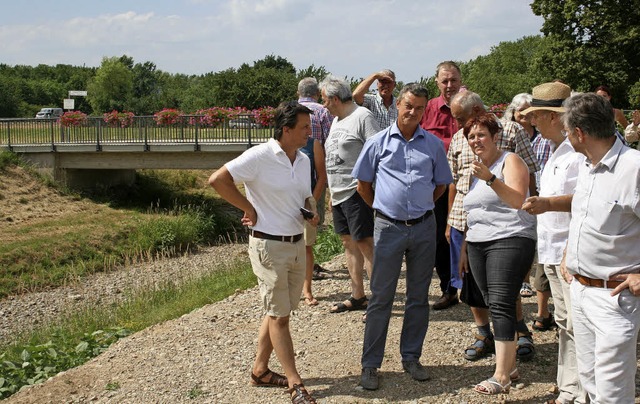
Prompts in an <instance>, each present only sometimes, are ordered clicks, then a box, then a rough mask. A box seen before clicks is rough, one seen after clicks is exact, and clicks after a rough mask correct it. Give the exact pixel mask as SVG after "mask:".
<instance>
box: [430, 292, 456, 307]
mask: <svg viewBox="0 0 640 404" xmlns="http://www.w3.org/2000/svg"><path fill="white" fill-rule="evenodd" d="M458 303H460V300H458V294H457V293H456V294H450V293H446V292H445V293H443V294H442V296H440V299H438V300H436V302H435V303H434V304H433V309H434V310H444V309H448V308H449V307H451V306H453V305H456V304H458Z"/></svg>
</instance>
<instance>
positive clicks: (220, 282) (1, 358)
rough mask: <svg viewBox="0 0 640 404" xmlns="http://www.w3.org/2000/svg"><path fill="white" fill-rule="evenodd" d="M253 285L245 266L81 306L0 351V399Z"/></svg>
mask: <svg viewBox="0 0 640 404" xmlns="http://www.w3.org/2000/svg"><path fill="white" fill-rule="evenodd" d="M253 285H255V277H254V276H253V273H252V271H251V268H250V266H249V265H248V263H246V262H236V263H235V264H233V265H230V266H227V267H223V268H213V269H212V270H211V271H210V272H208V273H207V274H205V275H204V276H202V277H198V278H193V279H187V280H184V281H182V282H180V283H173V282H167V283H165V284H164V285H160V287H158V286H157V285H156V286H154V287H149V288H142V289H140V290H138V291H136V292H135V293H133V294H131V295H130V296H128V297H127V299H125V300H124V302H123V303H120V304H118V305H115V306H85V307H81V308H79V309H75V310H74V311H73V312H67V313H65V314H63V315H62V316H61V317H60V318H59V319H58V320H56V321H54V322H53V323H51V324H49V325H47V326H45V327H43V328H41V329H38V330H35V331H33V332H31V333H29V334H25V335H21V336H18V337H17V338H16V341H14V342H13V343H12V344H11V345H9V346H5V347H0V352H1V353H0V398H4V397H8V396H9V395H11V394H13V393H15V392H16V391H18V390H19V389H20V388H21V387H22V386H26V385H32V384H37V383H41V382H43V381H45V380H47V379H48V378H49V377H51V376H54V375H55V374H57V373H59V372H61V371H64V370H67V369H69V368H72V367H75V366H79V365H81V364H83V363H85V362H86V361H87V360H89V359H91V358H92V357H94V356H97V355H99V354H100V353H102V352H103V351H104V350H106V349H107V348H108V347H109V346H110V345H111V344H112V343H113V342H115V341H117V340H118V339H119V338H121V337H125V336H127V335H129V334H131V333H133V332H136V331H139V330H142V329H144V328H146V327H149V326H151V325H153V324H157V323H160V322H163V321H166V320H170V319H174V318H177V317H180V316H182V315H183V314H186V313H189V312H190V311H192V310H194V309H197V308H199V307H202V306H204V305H206V304H210V303H214V302H217V301H220V300H222V299H224V298H225V297H227V296H229V295H231V294H233V293H234V291H235V290H238V289H247V288H249V287H252V286H253Z"/></svg>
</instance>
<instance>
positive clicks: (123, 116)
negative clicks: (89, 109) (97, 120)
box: [103, 109, 134, 128]
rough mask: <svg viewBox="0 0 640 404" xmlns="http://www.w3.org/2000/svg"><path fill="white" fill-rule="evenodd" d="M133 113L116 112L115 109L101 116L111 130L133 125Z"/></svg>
mask: <svg viewBox="0 0 640 404" xmlns="http://www.w3.org/2000/svg"><path fill="white" fill-rule="evenodd" d="M133 117H134V114H133V112H129V111H123V112H118V111H116V110H115V109H114V110H113V111H111V112H107V113H105V114H104V115H103V119H104V121H105V122H106V123H107V125H108V126H109V127H111V128H128V127H129V126H131V125H132V124H133Z"/></svg>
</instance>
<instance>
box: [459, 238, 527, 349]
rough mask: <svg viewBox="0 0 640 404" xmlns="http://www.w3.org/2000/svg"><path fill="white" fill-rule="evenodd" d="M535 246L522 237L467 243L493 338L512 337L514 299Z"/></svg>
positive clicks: (505, 338) (503, 339) (503, 338)
mask: <svg viewBox="0 0 640 404" xmlns="http://www.w3.org/2000/svg"><path fill="white" fill-rule="evenodd" d="M535 248H536V241H535V240H532V239H530V238H525V237H509V238H504V239H500V240H494V241H486V242H480V243H472V242H467V254H468V256H469V265H470V266H471V272H472V273H473V277H474V278H475V280H476V283H477V284H478V288H479V289H480V291H481V292H482V295H483V296H484V300H485V303H486V304H487V305H488V306H489V311H490V313H491V320H492V322H493V332H494V334H495V339H496V341H513V339H514V337H515V334H516V301H517V300H518V295H519V293H520V288H521V287H522V281H523V280H524V277H525V276H526V275H527V272H528V271H529V268H530V267H531V263H532V262H533V255H534V251H535Z"/></svg>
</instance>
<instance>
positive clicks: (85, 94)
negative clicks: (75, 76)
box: [69, 90, 87, 97]
mask: <svg viewBox="0 0 640 404" xmlns="http://www.w3.org/2000/svg"><path fill="white" fill-rule="evenodd" d="M74 95H75V96H77V97H86V96H87V92H86V91H73V90H72V91H69V97H73V96H74Z"/></svg>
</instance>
